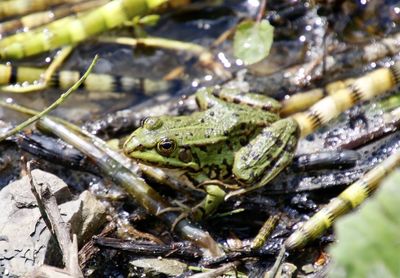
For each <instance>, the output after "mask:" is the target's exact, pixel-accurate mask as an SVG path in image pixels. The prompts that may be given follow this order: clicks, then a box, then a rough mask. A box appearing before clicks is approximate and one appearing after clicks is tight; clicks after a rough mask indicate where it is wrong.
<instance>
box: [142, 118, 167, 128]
mask: <svg viewBox="0 0 400 278" xmlns="http://www.w3.org/2000/svg"><path fill="white" fill-rule="evenodd" d="M140 126H141V127H143V128H145V129H148V130H154V129H157V128H160V127H161V126H162V120H161V119H159V118H154V117H146V118H144V119H142V120H141V121H140Z"/></svg>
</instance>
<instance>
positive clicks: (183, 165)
mask: <svg viewBox="0 0 400 278" xmlns="http://www.w3.org/2000/svg"><path fill="white" fill-rule="evenodd" d="M129 157H131V158H133V159H137V160H139V161H140V162H143V163H145V164H148V165H151V166H159V167H162V168H179V169H187V170H190V171H199V170H200V166H199V165H198V164H197V163H195V162H193V161H191V162H183V161H181V160H179V159H177V158H174V157H165V156H162V155H160V154H159V153H157V152H156V151H154V150H144V151H143V150H142V151H131V152H130V153H129Z"/></svg>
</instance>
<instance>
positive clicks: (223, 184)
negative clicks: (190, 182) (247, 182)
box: [197, 180, 240, 191]
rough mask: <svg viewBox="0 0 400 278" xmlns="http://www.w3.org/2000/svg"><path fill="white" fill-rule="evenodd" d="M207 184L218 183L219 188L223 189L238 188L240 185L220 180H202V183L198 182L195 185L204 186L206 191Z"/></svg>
mask: <svg viewBox="0 0 400 278" xmlns="http://www.w3.org/2000/svg"><path fill="white" fill-rule="evenodd" d="M208 185H218V186H219V187H220V188H225V189H229V190H236V189H239V188H240V186H239V185H238V184H230V183H225V182H222V181H220V180H207V181H203V182H202V183H200V184H198V185H197V187H203V188H206V191H207V186H208Z"/></svg>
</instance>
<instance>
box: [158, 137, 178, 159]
mask: <svg viewBox="0 0 400 278" xmlns="http://www.w3.org/2000/svg"><path fill="white" fill-rule="evenodd" d="M175 148H176V143H175V141H174V140H172V139H169V138H163V139H161V140H160V141H159V142H158V143H157V152H158V153H159V154H161V155H170V154H171V153H173V152H174V150H175Z"/></svg>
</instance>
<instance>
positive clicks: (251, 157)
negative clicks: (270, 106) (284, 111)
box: [225, 118, 299, 199]
mask: <svg viewBox="0 0 400 278" xmlns="http://www.w3.org/2000/svg"><path fill="white" fill-rule="evenodd" d="M298 138H299V127H298V124H297V122H296V121H295V120H293V119H292V118H287V119H282V120H279V121H277V122H275V123H273V124H272V125H270V126H268V127H266V128H264V129H263V130H262V132H261V133H260V134H259V135H257V136H256V137H254V138H253V139H252V140H251V141H250V142H249V144H247V145H246V146H244V147H242V148H241V149H240V150H239V151H238V152H236V154H235V161H234V164H233V169H232V172H233V174H234V175H235V176H236V178H237V179H238V181H239V182H241V183H243V184H248V185H250V184H252V185H251V186H249V187H246V188H243V189H239V190H236V191H232V192H230V193H229V194H228V195H226V196H225V199H228V198H230V197H232V196H234V195H238V194H243V193H245V192H248V191H251V190H254V189H257V188H259V187H262V186H264V185H266V184H267V183H268V182H269V181H270V180H272V179H273V178H274V177H275V176H276V175H278V174H279V173H280V172H281V171H282V170H283V169H284V168H285V167H286V166H287V165H288V164H290V163H291V161H292V159H293V156H294V152H295V150H296V146H297V141H298Z"/></svg>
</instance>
